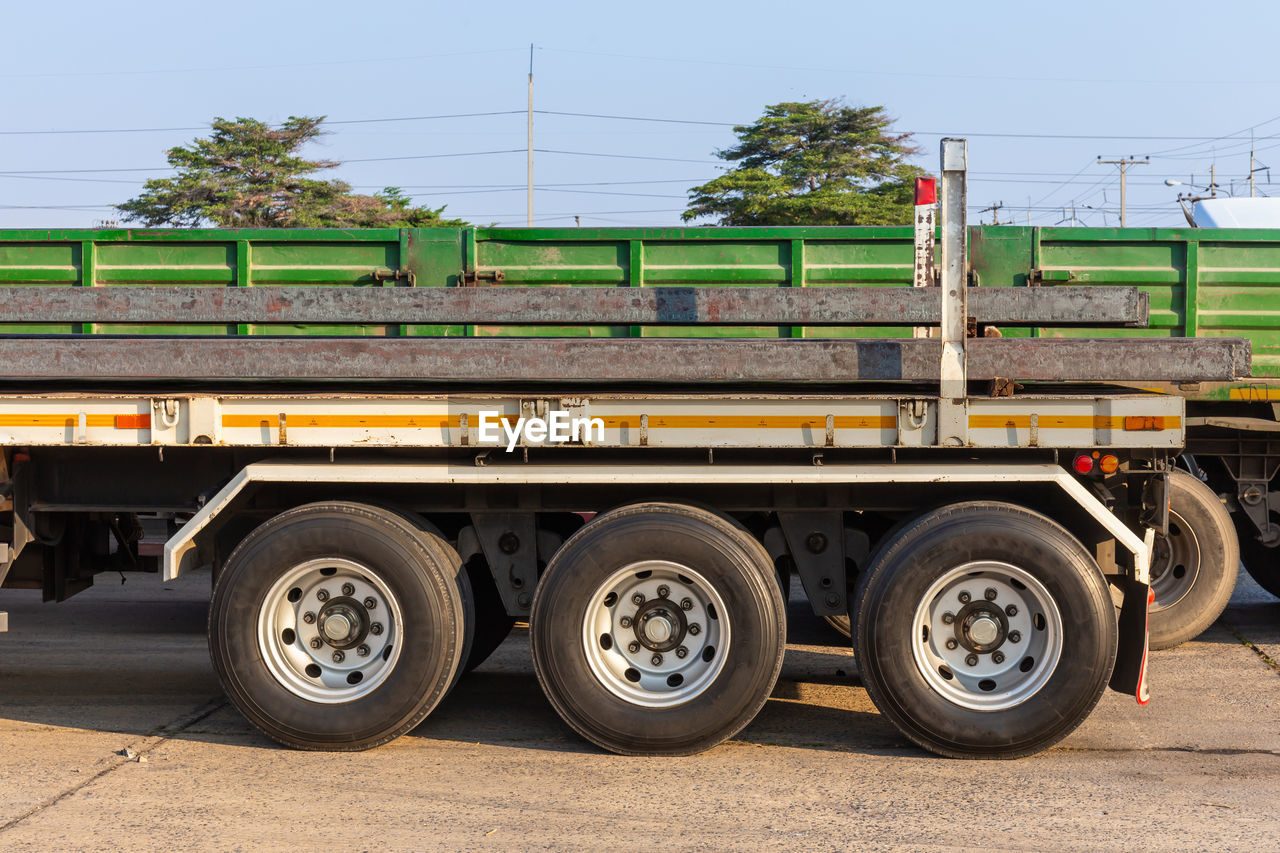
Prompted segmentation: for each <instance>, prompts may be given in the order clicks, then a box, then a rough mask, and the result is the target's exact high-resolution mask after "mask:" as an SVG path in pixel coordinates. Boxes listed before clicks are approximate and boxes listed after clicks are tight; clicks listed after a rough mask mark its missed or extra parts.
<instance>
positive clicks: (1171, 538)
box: [1151, 510, 1200, 610]
mask: <svg viewBox="0 0 1280 853" xmlns="http://www.w3.org/2000/svg"><path fill="white" fill-rule="evenodd" d="M1152 551H1153V553H1152V555H1151V589H1152V591H1153V592H1154V593H1155V594H1156V601H1155V605H1154V606H1153V607H1152V608H1151V609H1152V610H1164V609H1165V608H1166V607H1172V606H1173V605H1175V604H1177V603H1178V602H1179V601H1181V600H1182V599H1183V598H1184V597H1186V595H1187V593H1189V592H1191V588H1192V587H1194V586H1195V584H1196V577H1197V576H1198V575H1199V574H1200V540H1198V539H1197V538H1196V534H1195V531H1194V530H1192V528H1191V525H1189V524H1187V522H1186V520H1185V519H1184V518H1183V517H1182V516H1180V515H1178V514H1177V513H1176V512H1173V511H1172V510H1171V511H1170V512H1169V535H1168V536H1160V535H1157V536H1156V540H1155V546H1154V547H1153V549H1152Z"/></svg>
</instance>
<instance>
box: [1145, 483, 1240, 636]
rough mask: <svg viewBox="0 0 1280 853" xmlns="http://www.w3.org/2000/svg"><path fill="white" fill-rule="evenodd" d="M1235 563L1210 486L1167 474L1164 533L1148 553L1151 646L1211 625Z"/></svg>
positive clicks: (1226, 516)
mask: <svg viewBox="0 0 1280 853" xmlns="http://www.w3.org/2000/svg"><path fill="white" fill-rule="evenodd" d="M1239 565H1240V546H1239V545H1238V544H1237V541H1236V531H1235V528H1234V527H1233V526H1232V522H1231V514H1230V513H1228V512H1227V508H1226V507H1225V506H1223V505H1222V501H1220V500H1218V496H1217V495H1216V494H1214V491H1213V489H1211V488H1209V487H1208V486H1206V485H1205V484H1204V483H1202V482H1201V481H1200V479H1199V478H1198V477H1196V476H1195V475H1193V474H1190V473H1188V472H1186V471H1183V470H1182V469H1175V470H1174V471H1173V472H1172V473H1171V474H1170V476H1169V535H1168V536H1160V535H1157V536H1156V541H1155V547H1154V549H1153V551H1152V555H1151V589H1152V591H1153V592H1154V593H1155V596H1156V600H1155V603H1154V604H1153V605H1152V606H1151V613H1150V617H1149V618H1150V623H1149V624H1150V632H1151V636H1150V644H1151V648H1153V649H1169V648H1172V647H1174V646H1176V645H1178V644H1179V643H1185V642H1186V641H1187V640H1193V639H1195V638H1196V637H1198V636H1200V634H1202V633H1203V632H1204V630H1205V629H1206V628H1208V627H1209V626H1210V625H1212V624H1213V621H1214V620H1215V619H1217V618H1218V616H1219V615H1221V613H1222V611H1223V609H1224V608H1225V607H1226V606H1227V602H1228V601H1230V600H1231V592H1232V590H1234V589H1235V586H1236V572H1237V570H1238V569H1237V567H1238V566H1239Z"/></svg>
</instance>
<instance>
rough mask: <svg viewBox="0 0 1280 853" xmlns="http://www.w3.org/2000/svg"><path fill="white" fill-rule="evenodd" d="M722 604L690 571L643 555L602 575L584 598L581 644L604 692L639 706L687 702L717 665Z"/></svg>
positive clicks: (722, 649) (726, 631)
mask: <svg viewBox="0 0 1280 853" xmlns="http://www.w3.org/2000/svg"><path fill="white" fill-rule="evenodd" d="M730 641H731V633H730V626H729V614H728V608H726V607H725V605H724V599H722V598H721V597H720V594H719V593H718V592H716V590H715V588H714V587H713V586H712V585H711V584H710V583H709V582H708V581H707V579H706V578H705V577H703V576H702V575H701V574H699V573H698V572H696V571H694V570H693V569H690V568H689V567H688V566H682V565H680V564H679V563H671V562H667V561H665V560H645V561H642V562H638V563H632V564H631V565H629V566H626V567H624V568H622V569H619V570H618V571H616V572H614V573H613V574H612V575H610V576H609V578H608V580H606V581H605V582H604V583H602V584H601V585H600V586H599V587H597V588H596V591H595V592H594V593H593V594H592V596H591V598H590V600H589V601H588V602H587V610H586V614H585V618H584V619H583V620H582V648H583V651H584V652H585V653H586V658H587V666H588V667H590V669H591V672H592V674H593V675H595V677H596V678H597V679H598V680H599V681H600V683H601V684H602V685H604V687H605V689H607V690H608V691H609V692H610V693H612V694H613V695H615V696H617V697H618V698H620V699H623V700H625V701H627V702H630V703H632V704H634V705H641V706H643V707H646V708H670V707H672V706H674V705H679V704H681V703H684V702H688V701H689V700H690V699H693V698H694V697H695V696H698V695H699V694H701V693H702V692H703V691H704V690H706V689H707V687H709V686H710V685H711V683H712V682H714V681H715V679H716V676H718V675H719V674H720V671H721V670H722V669H723V668H724V662H725V658H726V657H727V653H728V651H729V643H730Z"/></svg>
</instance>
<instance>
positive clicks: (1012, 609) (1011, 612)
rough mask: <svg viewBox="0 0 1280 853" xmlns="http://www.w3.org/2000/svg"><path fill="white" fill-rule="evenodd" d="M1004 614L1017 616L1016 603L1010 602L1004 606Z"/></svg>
mask: <svg viewBox="0 0 1280 853" xmlns="http://www.w3.org/2000/svg"><path fill="white" fill-rule="evenodd" d="M1004 615H1005V616H1017V615H1018V607H1017V605H1014V604H1010V605H1009V606H1008V607H1006V608H1005V609H1004Z"/></svg>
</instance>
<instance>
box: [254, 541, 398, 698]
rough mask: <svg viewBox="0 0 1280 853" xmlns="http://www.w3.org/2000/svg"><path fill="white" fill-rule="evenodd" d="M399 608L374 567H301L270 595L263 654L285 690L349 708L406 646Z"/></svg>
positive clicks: (320, 563)
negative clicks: (403, 640) (342, 704)
mask: <svg viewBox="0 0 1280 853" xmlns="http://www.w3.org/2000/svg"><path fill="white" fill-rule="evenodd" d="M402 625H403V620H402V618H401V615H400V603H399V602H398V601H397V600H396V597H395V596H394V595H393V594H392V592H391V590H390V589H389V588H388V587H387V585H386V583H385V582H383V580H382V579H381V578H379V577H378V576H377V574H375V573H374V572H373V571H371V570H370V569H369V568H368V567H366V566H362V565H360V564H359V563H354V562H351V561H350V560H343V559H338V558H328V557H327V558H322V559H318V560H309V561H307V562H305V563H301V564H299V565H297V566H294V567H293V568H291V569H289V570H288V571H287V572H285V573H284V574H283V575H282V576H281V577H280V579H279V580H277V581H276V582H275V584H274V585H273V586H272V587H271V589H269V590H268V591H267V594H266V597H265V598H264V599H263V602H262V606H261V608H260V610H259V611H258V648H259V650H260V651H261V652H262V660H263V662H264V663H265V664H266V666H267V670H268V671H269V672H270V673H271V675H272V677H274V678H275V679H276V681H278V682H279V683H280V684H281V685H282V686H283V687H284V688H285V689H286V690H289V691H290V692H292V693H294V694H296V695H298V696H301V697H302V698H304V699H309V700H310V701H312V702H320V703H327V704H332V703H338V702H350V701H353V700H355V699H359V698H360V697H362V696H365V695H367V694H368V693H370V692H372V691H373V690H375V689H377V687H378V685H380V684H382V682H383V681H385V680H386V678H387V676H388V675H390V674H391V672H392V670H394V669H395V665H396V661H397V660H399V658H400V649H401V648H402V647H403V645H404V643H403V642H402V638H401V637H400V636H399V635H400V633H401V631H402V630H403V628H402Z"/></svg>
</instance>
